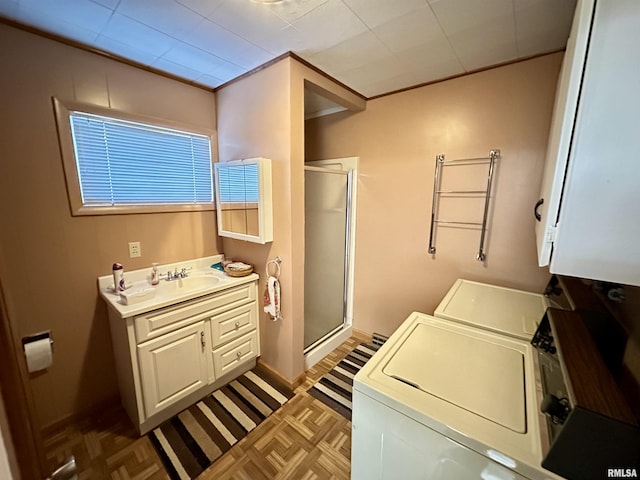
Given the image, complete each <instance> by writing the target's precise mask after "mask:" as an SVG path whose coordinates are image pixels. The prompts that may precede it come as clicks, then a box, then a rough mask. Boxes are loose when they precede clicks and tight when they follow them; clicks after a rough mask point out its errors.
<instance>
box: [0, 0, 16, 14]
mask: <svg viewBox="0 0 640 480" xmlns="http://www.w3.org/2000/svg"><path fill="white" fill-rule="evenodd" d="M0 14H2V15H5V16H6V17H7V18H14V16H15V15H18V0H4V1H2V2H0Z"/></svg>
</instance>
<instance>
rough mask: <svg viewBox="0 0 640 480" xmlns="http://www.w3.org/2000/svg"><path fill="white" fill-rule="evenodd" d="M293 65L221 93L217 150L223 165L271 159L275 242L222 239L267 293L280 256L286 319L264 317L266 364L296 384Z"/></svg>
mask: <svg viewBox="0 0 640 480" xmlns="http://www.w3.org/2000/svg"><path fill="white" fill-rule="evenodd" d="M289 70H290V64H289V60H288V59H285V60H282V61H280V62H277V63H275V64H274V65H271V66H269V67H267V68H265V69H263V70H261V71H259V72H258V73H256V74H255V75H251V76H249V77H246V78H244V79H241V80H239V81H237V82H234V83H232V84H230V85H228V86H226V87H224V88H222V89H221V90H219V91H218V92H217V94H216V102H217V107H218V109H217V115H218V118H217V122H218V148H219V156H220V161H221V162H226V161H230V160H238V159H241V158H252V157H265V158H270V159H271V161H272V164H271V170H272V172H271V175H272V182H273V183H272V189H273V242H272V243H267V244H265V245H260V244H255V243H249V242H244V241H241V240H235V239H231V238H224V239H223V242H222V244H223V248H222V250H223V252H224V254H225V255H226V256H227V257H229V258H232V259H234V260H242V261H244V262H247V263H251V264H253V265H255V269H256V273H258V274H259V275H260V283H259V288H260V289H263V288H264V278H265V274H264V271H265V265H266V263H267V261H268V260H270V259H272V258H274V257H276V256H281V257H282V259H283V263H282V269H281V271H282V274H281V277H280V280H281V283H282V303H281V307H282V311H283V314H284V320H282V321H278V322H272V321H271V320H269V319H268V317H267V315H266V314H264V313H262V312H261V315H260V335H261V339H260V345H261V350H262V352H261V355H262V361H264V362H265V363H266V364H267V365H269V366H271V367H272V368H274V369H275V370H277V371H278V372H279V373H280V374H281V375H283V376H284V377H286V378H288V379H290V380H292V379H293V378H294V377H295V376H296V375H297V374H298V373H299V372H298V371H297V370H298V369H297V368H295V367H294V363H293V355H292V351H293V350H292V345H293V338H292V335H293V333H292V332H293V322H294V321H295V320H294V317H293V316H292V311H293V304H294V297H293V296H292V295H291V285H292V283H293V269H292V263H291V244H292V237H293V231H292V228H291V213H290V212H291V207H290V205H291V201H292V198H291V195H290V192H291V168H290V164H291V119H290V115H289V110H290V94H289V92H290V89H289Z"/></svg>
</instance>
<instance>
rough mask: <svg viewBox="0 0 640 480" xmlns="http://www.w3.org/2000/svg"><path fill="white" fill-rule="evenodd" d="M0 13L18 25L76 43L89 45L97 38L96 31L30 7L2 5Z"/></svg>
mask: <svg viewBox="0 0 640 480" xmlns="http://www.w3.org/2000/svg"><path fill="white" fill-rule="evenodd" d="M0 11H2V13H3V14H5V15H7V16H8V17H9V18H12V19H14V20H16V21H18V22H20V23H23V24H25V25H30V26H32V27H35V28H39V29H41V30H43V31H45V32H50V33H53V34H56V35H60V36H61V37H64V38H68V39H70V40H74V41H76V42H80V43H85V44H88V45H90V44H92V43H93V41H94V40H95V38H96V37H97V36H98V31H96V30H91V29H89V28H84V27H82V26H78V25H76V24H71V23H69V22H66V21H64V20H62V19H60V18H58V17H52V16H44V15H43V14H42V13H41V11H40V10H36V9H33V8H31V7H25V6H22V5H18V4H3V5H2V9H1V10H0Z"/></svg>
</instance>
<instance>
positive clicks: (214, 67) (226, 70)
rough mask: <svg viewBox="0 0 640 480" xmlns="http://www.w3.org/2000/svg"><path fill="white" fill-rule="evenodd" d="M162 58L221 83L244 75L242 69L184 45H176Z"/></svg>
mask: <svg viewBox="0 0 640 480" xmlns="http://www.w3.org/2000/svg"><path fill="white" fill-rule="evenodd" d="M162 58H163V59H165V60H169V61H170V62H174V63H177V64H179V65H184V66H185V67H189V68H192V69H194V70H198V71H199V72H201V73H202V74H203V75H210V76H212V77H215V78H218V79H220V80H221V81H223V82H226V81H227V80H231V79H232V78H234V77H237V76H238V75H241V74H243V73H244V69H242V68H240V67H239V66H237V65H234V64H232V63H230V62H228V61H226V60H224V59H222V58H220V57H217V56H215V55H212V54H211V53H208V52H205V51H204V50H200V49H199V48H196V47H193V46H191V45H187V44H186V43H177V44H176V45H175V46H174V47H173V48H171V50H169V51H168V52H167V53H165V54H164V55H163V56H162Z"/></svg>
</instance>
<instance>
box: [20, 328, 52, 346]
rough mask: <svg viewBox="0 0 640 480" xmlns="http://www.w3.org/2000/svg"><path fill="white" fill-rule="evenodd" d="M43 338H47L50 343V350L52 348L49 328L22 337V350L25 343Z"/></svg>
mask: <svg viewBox="0 0 640 480" xmlns="http://www.w3.org/2000/svg"><path fill="white" fill-rule="evenodd" d="M45 338H48V339H49V343H50V344H51V350H53V336H52V335H51V330H46V331H44V332H40V333H34V334H33V335H29V336H27V337H22V350H23V351H24V346H25V345H26V344H27V343H31V342H37V341H38V340H44V339H45Z"/></svg>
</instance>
